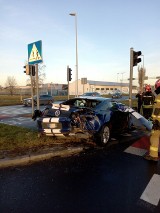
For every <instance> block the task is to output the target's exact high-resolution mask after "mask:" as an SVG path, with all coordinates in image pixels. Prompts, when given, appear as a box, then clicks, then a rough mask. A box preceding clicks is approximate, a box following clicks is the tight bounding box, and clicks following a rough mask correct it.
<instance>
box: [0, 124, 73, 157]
mask: <svg viewBox="0 0 160 213" xmlns="http://www.w3.org/2000/svg"><path fill="white" fill-rule="evenodd" d="M62 142H63V143H66V144H67V143H68V142H71V141H69V140H64V141H63V139H56V138H54V137H46V136H43V137H38V133H37V131H32V130H30V129H27V128H22V127H17V126H11V125H7V124H0V155H1V154H2V153H4V152H6V153H14V154H18V155H21V154H26V153H28V152H29V151H32V152H33V151H37V150H39V149H41V148H44V147H52V146H53V145H54V144H55V143H62Z"/></svg>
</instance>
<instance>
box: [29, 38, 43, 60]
mask: <svg viewBox="0 0 160 213" xmlns="http://www.w3.org/2000/svg"><path fill="white" fill-rule="evenodd" d="M41 62H43V59H42V41H36V42H34V43H31V44H28V64H38V63H41Z"/></svg>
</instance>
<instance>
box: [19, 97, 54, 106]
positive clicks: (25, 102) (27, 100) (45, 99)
mask: <svg viewBox="0 0 160 213" xmlns="http://www.w3.org/2000/svg"><path fill="white" fill-rule="evenodd" d="M33 100H34V105H37V96H36V95H35V96H34V97H33ZM53 100H54V99H53V97H52V96H51V95H40V96H39V104H40V105H47V104H50V103H52V102H53ZM23 105H24V106H31V105H32V98H25V99H23Z"/></svg>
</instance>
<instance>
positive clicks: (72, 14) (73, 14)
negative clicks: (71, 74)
mask: <svg viewBox="0 0 160 213" xmlns="http://www.w3.org/2000/svg"><path fill="white" fill-rule="evenodd" d="M69 15H71V16H75V31H76V96H77V97H78V39H77V37H78V33H77V14H76V13H70V14H69Z"/></svg>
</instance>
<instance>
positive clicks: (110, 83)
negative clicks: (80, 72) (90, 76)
mask: <svg viewBox="0 0 160 213" xmlns="http://www.w3.org/2000/svg"><path fill="white" fill-rule="evenodd" d="M87 83H88V84H90V85H98V86H129V83H121V82H109V81H92V80H87Z"/></svg>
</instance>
